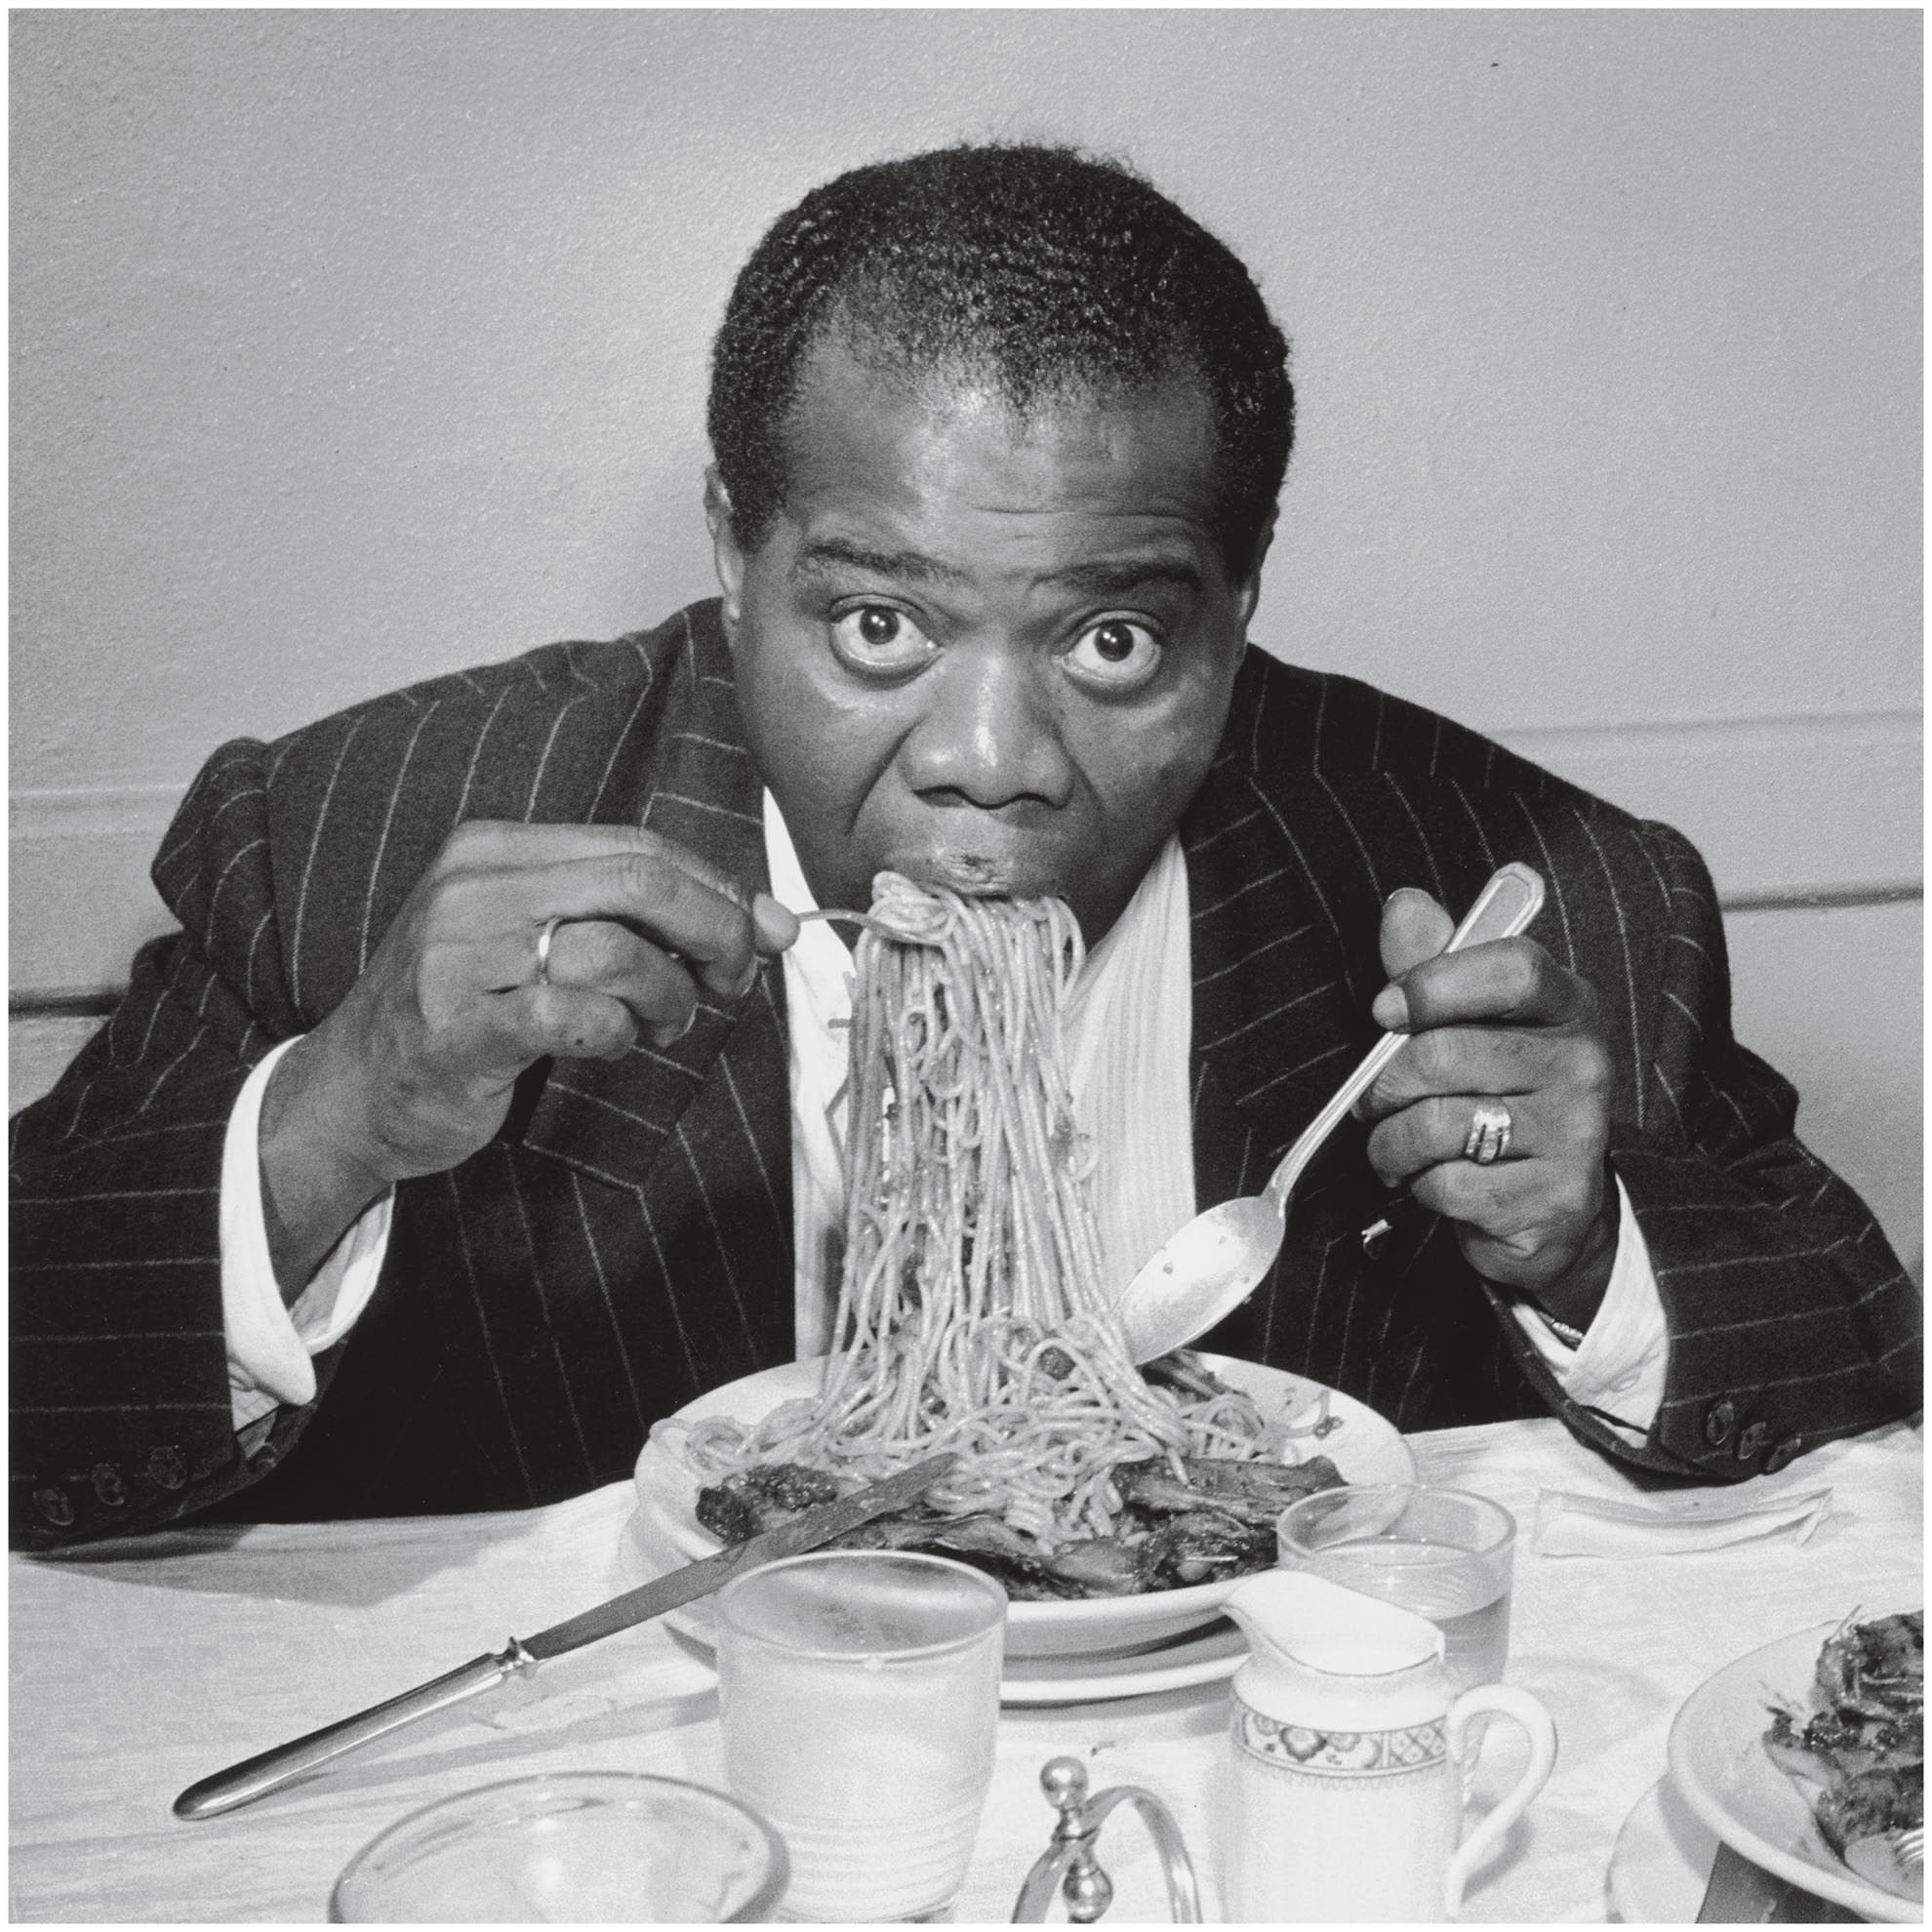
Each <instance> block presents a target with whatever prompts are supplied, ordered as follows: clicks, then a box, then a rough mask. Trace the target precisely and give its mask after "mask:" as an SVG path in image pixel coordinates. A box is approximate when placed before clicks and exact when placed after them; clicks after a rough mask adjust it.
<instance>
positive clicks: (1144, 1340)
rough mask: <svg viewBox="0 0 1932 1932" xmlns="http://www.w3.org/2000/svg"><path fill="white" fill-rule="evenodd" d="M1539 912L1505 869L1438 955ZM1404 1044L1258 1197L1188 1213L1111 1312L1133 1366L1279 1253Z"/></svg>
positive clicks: (1180, 1344)
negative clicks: (1344, 1134) (1331, 1147)
mask: <svg viewBox="0 0 1932 1932" xmlns="http://www.w3.org/2000/svg"><path fill="white" fill-rule="evenodd" d="M1542 905H1543V880H1542V878H1541V877H1540V876H1539V875H1538V874H1537V873H1536V872H1535V871H1533V870H1532V869H1531V868H1530V867H1529V866H1528V865H1505V866H1503V867H1502V869H1501V870H1500V871H1498V872H1496V873H1495V874H1494V875H1493V876H1492V877H1491V879H1490V881H1489V883H1488V884H1487V885H1486V886H1484V887H1483V889H1482V891H1481V892H1480V893H1479V894H1478V895H1477V896H1476V902H1475V904H1474V905H1473V906H1470V907H1469V916H1468V917H1467V918H1465V919H1464V921H1463V923H1462V924H1461V925H1460V926H1458V927H1457V928H1456V931H1455V933H1454V935H1453V936H1452V937H1451V939H1450V941H1449V944H1448V945H1447V946H1444V947H1443V948H1442V950H1443V951H1444V952H1458V951H1460V950H1461V949H1462V948H1463V947H1465V946H1482V945H1485V944H1486V943H1487V942H1489V941H1491V940H1500V939H1513V938H1514V937H1515V936H1516V934H1518V933H1520V932H1521V931H1522V930H1523V928H1524V927H1525V926H1527V925H1528V924H1529V922H1530V921H1531V920H1532V919H1534V918H1535V917H1536V915H1537V912H1538V909H1539V908H1540V907H1541V906H1542ZM1408 1038H1409V1035H1408V1034H1407V1033H1388V1034H1385V1035H1384V1036H1383V1038H1382V1039H1380V1040H1379V1041H1377V1043H1376V1044H1375V1046H1374V1047H1373V1048H1372V1049H1371V1050H1370V1052H1369V1055H1368V1057H1367V1058H1366V1059H1365V1060H1364V1061H1363V1062H1362V1064H1361V1065H1360V1066H1359V1067H1356V1068H1355V1070H1354V1071H1353V1072H1352V1073H1350V1074H1349V1075H1348V1078H1347V1079H1346V1080H1345V1081H1343V1083H1342V1085H1341V1086H1340V1087H1339V1088H1338V1089H1337V1090H1336V1094H1335V1098H1334V1099H1333V1100H1331V1101H1330V1102H1329V1103H1328V1105H1327V1106H1326V1107H1323V1108H1322V1110H1321V1111H1320V1112H1319V1113H1317V1114H1316V1115H1315V1117H1314V1118H1313V1120H1311V1121H1310V1122H1309V1123H1308V1128H1307V1130H1306V1131H1305V1132H1304V1133H1303V1135H1302V1137H1301V1139H1300V1140H1298V1141H1297V1142H1296V1143H1295V1145H1294V1146H1293V1147H1290V1148H1289V1149H1288V1151H1287V1153H1286V1154H1285V1155H1283V1156H1282V1160H1281V1165H1280V1166H1279V1167H1277V1168H1276V1169H1275V1170H1274V1173H1273V1175H1272V1176H1271V1177H1270V1179H1269V1181H1268V1186H1267V1187H1264V1188H1263V1189H1262V1191H1261V1192H1260V1193H1259V1194H1245V1195H1243V1196H1241V1197H1240V1198H1239V1199H1238V1200H1232V1201H1223V1202H1222V1203H1221V1204H1220V1206H1219V1207H1211V1208H1209V1209H1208V1210H1207V1211H1206V1212H1205V1213H1203V1214H1197V1215H1196V1216H1195V1217H1194V1218H1193V1220H1192V1221H1190V1222H1188V1223H1187V1226H1186V1227H1185V1228H1182V1229H1181V1230H1180V1231H1179V1232H1178V1233H1176V1234H1175V1235H1173V1236H1172V1237H1171V1238H1170V1239H1169V1240H1168V1242H1167V1243H1166V1245H1165V1246H1164V1247H1162V1248H1161V1249H1160V1250H1159V1252H1158V1253H1156V1254H1155V1255H1154V1256H1153V1257H1152V1258H1151V1259H1150V1260H1149V1261H1148V1262H1147V1265H1146V1266H1145V1267H1144V1268H1142V1269H1141V1271H1140V1272H1139V1273H1138V1274H1137V1275H1135V1277H1134V1278H1133V1280H1131V1281H1130V1282H1128V1284H1127V1289H1126V1292H1125V1293H1124V1294H1123V1295H1122V1296H1121V1297H1120V1299H1119V1301H1118V1302H1117V1303H1115V1305H1114V1313H1115V1314H1116V1315H1118V1316H1119V1318H1120V1325H1121V1327H1122V1328H1123V1329H1124V1330H1125V1331H1126V1336H1127V1349H1128V1353H1129V1354H1130V1355H1131V1356H1132V1358H1133V1359H1134V1360H1135V1361H1136V1362H1150V1361H1152V1360H1153V1359H1154V1357H1155V1356H1156V1355H1165V1354H1167V1353H1168V1352H1169V1351H1170V1350H1172V1349H1175V1348H1186V1347H1187V1344H1188V1343H1189V1342H1191V1341H1193V1340H1194V1338H1195V1337H1196V1336H1198V1335H1204V1334H1206V1333H1207V1331H1208V1330H1209V1329H1210V1328H1212V1327H1213V1326H1214V1325H1215V1323H1216V1322H1218V1321H1220V1320H1221V1319H1222V1317H1223V1316H1225V1315H1228V1314H1231V1313H1232V1312H1233V1311H1234V1309H1235V1308H1239V1307H1240V1305H1241V1304H1242V1303H1243V1302H1245V1301H1246V1300H1247V1299H1248V1297H1249V1296H1250V1295H1251V1294H1253V1293H1254V1291H1255V1286H1256V1284H1257V1283H1258V1282H1259V1281H1260V1280H1261V1278H1262V1276H1263V1275H1265V1274H1266V1273H1267V1272H1268V1269H1269V1268H1272V1267H1273V1266H1274V1258H1275V1256H1276V1255H1277V1254H1279V1253H1280V1252H1281V1238H1282V1235H1283V1234H1284V1233H1285V1232H1286V1231H1287V1227H1288V1196H1289V1195H1290V1194H1291V1193H1292V1192H1293V1191H1294V1187H1295V1183H1296V1182H1297V1181H1299V1180H1300V1179H1301V1178H1302V1171H1303V1169H1304V1168H1306V1167H1307V1166H1308V1162H1309V1161H1310V1160H1312V1159H1313V1158H1314V1156H1315V1153H1316V1151H1317V1149H1318V1148H1319V1147H1321V1145H1322V1143H1323V1142H1324V1141H1326V1140H1327V1139H1328V1137H1329V1135H1330V1134H1332V1133H1333V1132H1334V1131H1335V1129H1336V1127H1337V1126H1338V1125H1339V1124H1340V1123H1341V1121H1342V1119H1343V1117H1344V1116H1345V1115H1346V1114H1347V1113H1348V1109H1349V1108H1350V1107H1353V1106H1354V1104H1355V1103H1356V1101H1357V1100H1359V1099H1360V1098H1361V1097H1362V1095H1363V1094H1365V1093H1366V1092H1367V1091H1368V1090H1369V1088H1370V1087H1371V1086H1373V1085H1374V1083H1375V1077H1376V1075H1377V1074H1378V1073H1380V1072H1381V1071H1382V1069H1383V1068H1384V1067H1387V1066H1388V1065H1389V1062H1390V1061H1391V1060H1393V1059H1394V1058H1395V1056H1396V1055H1397V1054H1398V1053H1400V1052H1401V1051H1402V1048H1403V1045H1404V1044H1405V1043H1406V1042H1407V1040H1408Z"/></svg>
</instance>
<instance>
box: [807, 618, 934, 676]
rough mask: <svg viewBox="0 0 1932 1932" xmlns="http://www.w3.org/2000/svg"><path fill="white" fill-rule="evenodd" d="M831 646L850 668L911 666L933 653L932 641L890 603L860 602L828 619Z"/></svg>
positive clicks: (890, 669)
mask: <svg viewBox="0 0 1932 1932" xmlns="http://www.w3.org/2000/svg"><path fill="white" fill-rule="evenodd" d="M831 642H832V649H833V651H834V652H836V653H837V654H838V656H839V657H840V658H841V659H842V660H843V661H844V662H845V663H846V664H850V665H851V666H852V668H853V669H854V670H859V671H869V672H871V673H872V674H873V675H874V676H876V675H877V674H878V673H879V672H881V671H884V672H893V671H907V670H912V669H915V668H916V667H917V666H918V665H920V664H924V663H925V662H926V660H927V659H928V658H930V657H931V656H932V655H933V650H934V645H933V640H932V639H931V638H930V637H928V636H927V635H926V633H925V632H924V631H923V630H921V629H920V628H919V626H918V625H917V624H914V623H913V622H912V620H911V619H910V618H909V617H907V616H906V613H905V612H904V611H902V610H897V609H895V608H894V607H893V606H892V605H891V604H861V605H860V606H859V607H858V608H857V609H856V610H850V611H847V612H846V613H845V614H844V615H843V616H842V617H837V618H834V619H833V620H832V627H831Z"/></svg>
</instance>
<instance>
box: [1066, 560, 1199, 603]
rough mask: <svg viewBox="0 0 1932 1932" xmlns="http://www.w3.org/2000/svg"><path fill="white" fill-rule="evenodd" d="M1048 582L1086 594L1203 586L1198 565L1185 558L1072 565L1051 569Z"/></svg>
mask: <svg viewBox="0 0 1932 1932" xmlns="http://www.w3.org/2000/svg"><path fill="white" fill-rule="evenodd" d="M1045 581H1046V582H1047V583H1049V584H1055V585H1059V586H1063V587H1065V588H1067V589H1068V590H1073V591H1077V592H1078V593H1079V594H1080V595H1082V596H1086V597H1109V596H1124V595H1125V594H1126V593H1127V592H1128V591H1130V590H1139V589H1141V588H1143V587H1144V586H1146V585H1148V584H1173V585H1174V586H1175V587H1176V588H1177V589H1181V590H1187V591H1193V592H1198V591H1200V590H1201V588H1202V587H1203V580H1202V577H1201V572H1200V570H1199V568H1198V566H1196V565H1195V564H1193V563H1190V562H1189V561H1188V560H1187V558H1185V557H1122V558H1119V559H1118V560H1113V559H1102V560H1099V561H1097V562H1094V563H1077V564H1068V565H1067V568H1066V569H1065V570H1056V571H1053V572H1051V573H1050V574H1049V575H1048V577H1047V578H1046V580H1045Z"/></svg>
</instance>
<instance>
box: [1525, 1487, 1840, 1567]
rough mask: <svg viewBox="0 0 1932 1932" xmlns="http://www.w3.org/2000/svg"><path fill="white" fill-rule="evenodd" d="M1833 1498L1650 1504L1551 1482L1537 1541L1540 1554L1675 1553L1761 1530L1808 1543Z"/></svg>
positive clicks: (1823, 1492) (1541, 1502)
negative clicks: (1580, 1492) (1559, 1486)
mask: <svg viewBox="0 0 1932 1932" xmlns="http://www.w3.org/2000/svg"><path fill="white" fill-rule="evenodd" d="M1830 1509H1831V1491H1830V1490H1829V1489H1811V1490H1805V1491H1803V1492H1801V1493H1792V1492H1791V1491H1789V1490H1787V1491H1782V1492H1780V1493H1779V1494H1778V1495H1776V1496H1761V1495H1760V1496H1751V1497H1748V1496H1740V1495H1737V1494H1736V1493H1735V1492H1732V1491H1718V1492H1715V1493H1712V1492H1710V1491H1704V1492H1701V1493H1700V1494H1698V1495H1695V1496H1676V1497H1671V1498H1670V1499H1669V1500H1668V1501H1657V1502H1650V1503H1632V1502H1627V1501H1626V1500H1625V1499H1623V1498H1622V1497H1617V1496H1583V1495H1578V1494H1577V1493H1575V1492H1574V1491H1571V1490H1565V1489H1545V1490H1540V1491H1539V1492H1538V1494H1537V1499H1536V1526H1535V1528H1534V1529H1533V1530H1532V1531H1531V1534H1530V1548H1531V1549H1532V1550H1535V1551H1536V1552H1537V1553H1538V1554H1539V1555H1541V1556H1668V1555H1671V1554H1674V1553H1676V1552H1677V1551H1680V1550H1721V1549H1723V1548H1724V1546H1725V1545H1726V1544H1731V1543H1750V1542H1751V1541H1752V1540H1753V1539H1755V1538H1759V1537H1772V1536H1789V1537H1791V1539H1792V1540H1793V1541H1794V1542H1797V1543H1804V1542H1806V1541H1808V1540H1809V1538H1810V1536H1811V1533H1812V1531H1813V1530H1815V1529H1816V1528H1817V1527H1818V1525H1819V1524H1820V1523H1822V1522H1823V1521H1824V1520H1825V1517H1826V1515H1827V1513H1828V1512H1829V1510H1830Z"/></svg>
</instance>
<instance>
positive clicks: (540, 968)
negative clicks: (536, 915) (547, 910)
mask: <svg viewBox="0 0 1932 1932" xmlns="http://www.w3.org/2000/svg"><path fill="white" fill-rule="evenodd" d="M562 924H563V921H562V920H561V919H546V920H545V921H544V922H543V931H542V932H541V933H539V934H538V935H537V985H538V986H548V985H549V984H550V942H551V941H552V940H553V939H555V938H556V936H557V928H558V927H559V926H561V925H562Z"/></svg>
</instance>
